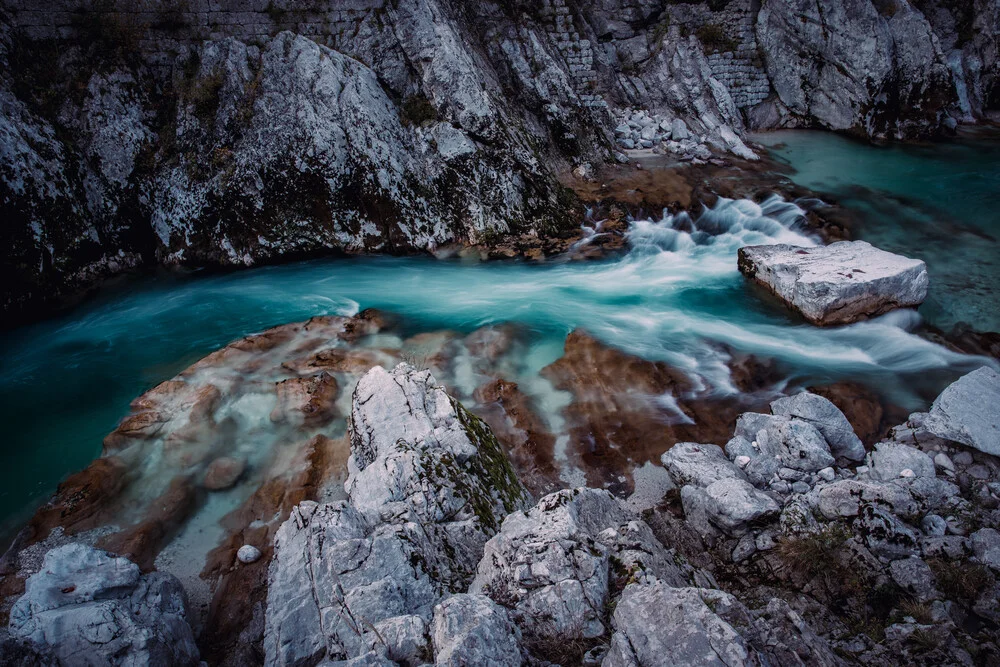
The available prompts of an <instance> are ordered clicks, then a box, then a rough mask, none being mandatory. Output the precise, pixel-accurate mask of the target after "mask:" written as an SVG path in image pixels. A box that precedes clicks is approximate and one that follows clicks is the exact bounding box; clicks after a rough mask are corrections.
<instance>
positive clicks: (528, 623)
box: [469, 487, 692, 641]
mask: <svg viewBox="0 0 1000 667" xmlns="http://www.w3.org/2000/svg"><path fill="white" fill-rule="evenodd" d="M686 488H690V487H686ZM676 560H677V561H678V562H681V561H682V560H683V559H676ZM612 562H613V563H614V567H615V569H616V571H619V572H627V571H630V570H631V571H636V572H648V573H650V574H651V575H653V576H656V577H658V578H661V579H663V580H665V581H668V582H670V583H671V585H678V586H684V585H689V581H690V579H691V575H692V573H691V571H690V570H689V569H684V568H683V567H681V566H679V565H678V564H677V563H675V558H674V552H672V551H669V550H667V549H666V548H665V547H664V546H663V545H662V544H661V543H660V542H659V541H658V540H657V539H656V538H655V537H654V535H653V533H652V531H651V529H650V528H649V526H648V525H646V523H645V522H643V521H641V520H638V519H637V518H636V517H635V516H634V515H633V514H632V513H631V512H629V511H628V510H626V509H625V508H624V507H623V506H622V505H621V503H619V501H618V500H617V499H616V498H615V497H614V496H612V495H611V494H610V493H608V492H607V491H603V490H598V489H587V488H580V489H572V490H570V489H567V490H563V491H557V492H555V493H552V494H549V495H548V496H545V497H544V498H542V499H541V500H539V501H538V504H537V505H536V506H535V507H533V508H532V509H531V510H529V511H528V512H515V513H513V514H511V515H509V516H508V517H507V518H506V519H505V520H504V522H503V527H502V528H501V530H500V532H499V533H498V534H497V535H496V536H495V537H493V538H492V539H491V540H490V541H489V542H488V543H487V544H486V547H485V549H484V552H483V556H482V559H481V560H480V561H479V566H478V569H477V571H476V577H475V579H474V580H473V582H472V585H471V586H470V587H469V592H470V593H475V594H483V595H487V596H489V597H490V598H492V599H493V600H494V601H495V602H497V603H498V604H501V605H503V606H505V607H507V608H508V609H509V610H510V612H511V618H512V619H513V620H514V621H515V622H516V623H517V624H518V626H519V627H520V628H521V630H522V631H523V632H524V634H525V636H526V638H527V637H546V638H549V639H551V638H553V637H557V638H561V639H563V640H567V641H570V640H577V639H582V638H593V637H598V636H600V635H601V634H602V633H604V631H605V630H606V628H605V627H604V622H603V614H602V610H603V609H604V605H605V603H606V602H607V600H608V596H609V577H611V576H612V575H613V574H614V573H613V572H611V571H610V568H611V564H612Z"/></svg>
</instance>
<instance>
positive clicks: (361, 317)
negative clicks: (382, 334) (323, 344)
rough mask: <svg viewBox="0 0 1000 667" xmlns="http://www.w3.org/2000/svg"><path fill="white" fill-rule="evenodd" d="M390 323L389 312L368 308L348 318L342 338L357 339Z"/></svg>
mask: <svg viewBox="0 0 1000 667" xmlns="http://www.w3.org/2000/svg"><path fill="white" fill-rule="evenodd" d="M310 321H311V320H310ZM390 324H391V318H390V316H389V315H388V314H387V313H383V312H382V311H380V310H376V309H375V308H367V309H365V310H362V311H361V312H360V313H358V314H357V315H355V316H354V317H352V318H351V319H350V320H348V321H347V322H346V323H345V324H344V330H343V332H341V333H340V334H339V336H340V339H341V340H346V341H355V340H358V339H359V338H362V337H364V336H371V335H372V334H376V333H378V332H379V331H382V330H383V329H385V328H387V327H388V326H389V325H390Z"/></svg>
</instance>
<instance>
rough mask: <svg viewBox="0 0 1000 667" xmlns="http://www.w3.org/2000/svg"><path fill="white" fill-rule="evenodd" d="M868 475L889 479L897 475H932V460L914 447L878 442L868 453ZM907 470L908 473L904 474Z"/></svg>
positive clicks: (884, 479)
mask: <svg viewBox="0 0 1000 667" xmlns="http://www.w3.org/2000/svg"><path fill="white" fill-rule="evenodd" d="M867 463H868V465H869V468H870V470H869V473H868V474H869V476H870V477H871V478H872V479H877V480H882V481H886V482H888V481H891V480H894V479H896V478H897V477H934V474H935V473H934V461H933V460H932V459H931V457H929V456H928V455H927V454H924V453H923V452H922V451H920V450H919V449H916V448H915V447H910V446H909V445H901V444H898V443H894V442H880V443H878V444H876V445H875V449H874V450H872V452H871V453H869V454H868V460H867ZM907 470H909V471H910V474H908V475H907V474H904V473H905V472H906V471H907Z"/></svg>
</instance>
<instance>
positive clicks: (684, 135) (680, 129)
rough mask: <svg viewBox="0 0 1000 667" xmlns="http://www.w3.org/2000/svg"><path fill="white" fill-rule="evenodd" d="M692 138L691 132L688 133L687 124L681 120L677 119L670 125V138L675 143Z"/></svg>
mask: <svg viewBox="0 0 1000 667" xmlns="http://www.w3.org/2000/svg"><path fill="white" fill-rule="evenodd" d="M690 137H691V132H690V131H688V127H687V123H685V122H684V121H683V120H681V119H680V118H675V119H674V120H673V122H672V123H671V124H670V138H671V139H673V140H674V141H684V140H685V139H689V138H690Z"/></svg>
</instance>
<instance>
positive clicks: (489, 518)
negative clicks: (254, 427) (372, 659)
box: [264, 364, 527, 665]
mask: <svg viewBox="0 0 1000 667" xmlns="http://www.w3.org/2000/svg"><path fill="white" fill-rule="evenodd" d="M350 438H351V443H352V451H351V457H350V460H349V466H348V467H349V469H350V477H349V479H348V483H347V484H346V489H347V491H348V494H349V496H350V500H349V501H341V502H338V503H332V504H325V505H318V504H316V503H312V502H304V503H301V504H300V505H299V506H298V507H296V508H295V509H294V510H293V512H292V515H291V516H290V517H289V519H288V520H287V521H286V522H285V523H284V524H282V526H281V528H280V529H279V530H278V533H277V535H276V537H275V542H274V559H273V561H272V563H271V568H270V572H269V577H268V601H267V625H266V628H265V633H264V649H265V653H266V662H267V664H271V665H280V664H290V663H298V662H302V661H314V660H316V661H318V660H322V659H323V658H324V657H326V658H329V659H351V658H360V657H362V656H364V655H366V654H367V653H368V652H370V651H377V650H382V649H385V650H386V651H387V652H388V655H389V656H390V657H392V656H405V655H410V654H412V653H413V652H414V651H416V650H417V648H416V647H415V642H417V639H416V636H417V635H419V636H422V634H421V633H419V632H414V631H412V630H413V628H414V627H415V621H414V620H413V618H412V617H417V618H419V619H420V621H421V622H422V623H424V624H425V625H429V624H430V622H431V619H432V616H433V610H434V605H436V604H437V603H438V602H439V601H440V599H441V598H442V597H443V596H445V595H448V594H450V593H458V592H462V591H464V590H465V589H466V587H467V586H468V585H469V581H470V580H471V578H472V574H473V572H474V571H475V568H476V563H477V562H478V561H479V558H480V556H481V554H482V549H483V545H484V543H485V542H486V541H487V539H488V538H489V537H490V536H491V535H493V534H494V533H495V532H496V530H497V528H498V527H499V525H500V521H501V520H502V518H503V517H504V516H505V515H506V514H508V513H509V512H512V511H515V510H519V509H522V508H523V507H524V506H525V505H526V500H527V494H526V492H525V491H524V489H523V487H522V486H521V485H520V483H519V482H518V480H517V478H516V476H515V475H514V472H513V470H512V468H511V466H510V462H509V461H508V460H507V458H506V455H505V454H504V452H503V450H502V448H501V447H500V445H499V443H498V442H497V441H496V438H495V437H494V436H493V434H492V432H490V430H489V429H488V428H487V427H486V426H485V425H484V424H483V423H482V422H481V421H479V420H478V419H477V418H476V417H474V416H472V415H471V414H469V413H468V412H467V411H466V410H465V408H464V407H462V405H461V404H460V403H458V402H457V401H454V400H453V399H452V398H451V397H449V396H448V395H447V394H446V393H445V391H444V389H443V388H441V387H440V386H439V385H438V384H437V383H436V381H435V380H434V378H433V376H432V375H431V374H430V372H429V371H417V370H415V369H413V368H412V367H410V366H408V365H406V364H401V365H399V366H397V367H396V368H395V369H394V370H393V371H392V372H389V371H386V370H385V369H383V368H381V367H375V368H373V369H372V370H371V371H369V372H368V373H367V374H366V375H365V376H364V377H363V378H362V379H361V380H360V381H359V382H358V385H357V387H356V389H355V391H354V397H353V404H352V421H351V433H350ZM380 628H381V629H380ZM382 630H385V632H383V631H382ZM387 637H391V638H392V639H391V641H389V640H388V639H387ZM387 641H389V645H386V642H387Z"/></svg>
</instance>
